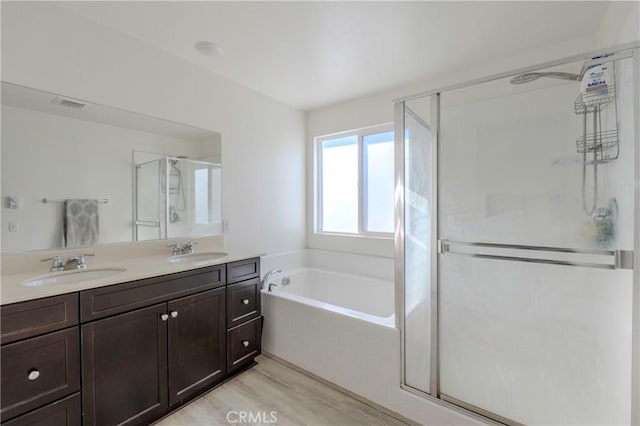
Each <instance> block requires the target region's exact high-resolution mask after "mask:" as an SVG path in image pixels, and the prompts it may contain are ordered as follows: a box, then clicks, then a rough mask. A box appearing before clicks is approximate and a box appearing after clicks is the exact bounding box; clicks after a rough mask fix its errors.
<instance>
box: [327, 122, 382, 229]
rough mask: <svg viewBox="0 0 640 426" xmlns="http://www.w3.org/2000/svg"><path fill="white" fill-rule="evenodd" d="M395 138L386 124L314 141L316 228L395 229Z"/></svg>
mask: <svg viewBox="0 0 640 426" xmlns="http://www.w3.org/2000/svg"><path fill="white" fill-rule="evenodd" d="M393 138H394V135H393V131H392V130H391V126H390V125H386V126H379V127H376V128H369V129H364V130H360V131H354V132H346V133H341V134H338V135H332V136H324V137H319V138H317V139H316V143H317V151H316V161H317V166H318V167H317V170H318V179H317V188H316V194H317V199H316V206H317V209H316V212H317V217H318V232H325V233H345V234H370V235H379V234H380V235H384V236H388V234H391V233H393V218H394V198H393V197H394V168H393V167H394V155H393V154H394V143H393Z"/></svg>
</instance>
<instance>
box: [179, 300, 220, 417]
mask: <svg viewBox="0 0 640 426" xmlns="http://www.w3.org/2000/svg"><path fill="white" fill-rule="evenodd" d="M169 314H170V318H169V351H168V352H169V404H170V405H173V404H176V403H179V402H181V401H184V400H185V399H187V398H189V397H191V396H193V395H194V394H196V393H197V392H199V391H200V390H202V389H204V388H206V387H208V386H210V385H211V384H212V383H214V382H216V381H218V380H221V379H222V378H223V376H224V375H225V373H226V368H225V367H226V366H225V355H226V341H225V289H224V288H219V289H215V290H210V291H206V292H204V293H200V294H197V295H194V296H188V297H184V298H182V299H176V300H173V301H171V302H169Z"/></svg>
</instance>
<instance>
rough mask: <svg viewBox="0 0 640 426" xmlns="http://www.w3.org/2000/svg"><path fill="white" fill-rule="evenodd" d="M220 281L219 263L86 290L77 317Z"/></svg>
mask: <svg viewBox="0 0 640 426" xmlns="http://www.w3.org/2000/svg"><path fill="white" fill-rule="evenodd" d="M224 284H225V268H224V265H219V266H214V267H209V268H202V269H199V270H192V271H187V272H180V273H177V274H170V275H163V276H160V277H154V278H147V279H144V280H139V281H132V282H128V283H124V284H116V285H111V286H107V287H100V288H96V289H92V290H86V291H83V292H81V293H80V320H81V322H87V321H93V320H95V319H99V318H104V317H107V316H111V315H115V314H119V313H123V312H128V311H131V310H133V309H137V308H143V307H145V306H151V305H153V304H156V303H160V302H166V301H168V300H170V299H174V298H176V297H181V296H188V295H190V294H194V293H197V292H200V291H204V290H209V289H214V288H217V287H222V286H224Z"/></svg>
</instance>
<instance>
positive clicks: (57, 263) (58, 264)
mask: <svg viewBox="0 0 640 426" xmlns="http://www.w3.org/2000/svg"><path fill="white" fill-rule="evenodd" d="M50 260H52V261H53V262H52V263H51V268H49V271H51V272H59V271H62V270H64V264H63V263H62V258H61V257H60V256H53V257H47V258H44V259H40V262H48V261H50Z"/></svg>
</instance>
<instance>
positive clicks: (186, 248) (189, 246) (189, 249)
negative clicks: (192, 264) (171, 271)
mask: <svg viewBox="0 0 640 426" xmlns="http://www.w3.org/2000/svg"><path fill="white" fill-rule="evenodd" d="M195 244H198V243H196V242H193V241H187V242H186V243H184V244H183V245H182V254H191V253H193V246H194V245H195Z"/></svg>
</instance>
